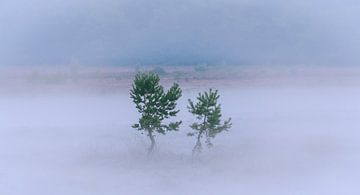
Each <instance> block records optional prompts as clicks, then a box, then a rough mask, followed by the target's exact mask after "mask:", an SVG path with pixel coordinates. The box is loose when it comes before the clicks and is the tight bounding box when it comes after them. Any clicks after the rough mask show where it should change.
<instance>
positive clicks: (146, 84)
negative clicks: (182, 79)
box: [130, 73, 182, 154]
mask: <svg viewBox="0 0 360 195" xmlns="http://www.w3.org/2000/svg"><path fill="white" fill-rule="evenodd" d="M159 81H160V78H159V76H158V75H157V74H154V73H138V74H137V75H136V76H135V80H134V83H133V85H132V89H131V90H130V96H131V98H132V100H133V102H134V103H135V105H136V108H137V109H138V111H139V113H140V115H141V116H140V118H139V121H138V123H136V124H134V125H133V126H132V127H133V128H135V129H137V130H139V131H142V133H146V134H147V136H148V137H149V138H150V141H151V145H150V147H149V150H148V154H150V153H152V152H153V150H154V147H155V145H156V142H155V133H159V134H163V135H165V133H166V131H177V130H178V129H179V126H180V124H181V121H177V122H170V123H168V124H164V120H165V119H169V118H170V117H174V116H176V114H177V113H178V112H179V110H176V105H177V103H176V102H177V100H178V99H179V98H180V97H181V92H182V91H181V89H180V87H179V85H178V84H176V83H174V84H173V86H172V87H171V88H170V89H169V90H168V91H167V92H165V91H164V88H163V86H161V85H160V84H159Z"/></svg>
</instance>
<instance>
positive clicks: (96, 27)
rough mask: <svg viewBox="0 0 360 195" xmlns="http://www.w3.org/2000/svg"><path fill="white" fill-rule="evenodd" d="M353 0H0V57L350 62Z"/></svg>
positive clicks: (357, 10)
mask: <svg viewBox="0 0 360 195" xmlns="http://www.w3.org/2000/svg"><path fill="white" fill-rule="evenodd" d="M359 17H360V3H359V1H357V0H303V1H298V0H270V1H269V0H221V1H220V0H182V1H179V0H175V1H168V0H153V1H148V0H3V1H1V4H0V28H1V31H0V42H1V45H0V65H39V64H40V65H63V64H71V63H81V64H87V65H89V64H90V65H99V64H100V65H103V64H107V65H134V64H138V65H139V64H140V65H147V64H167V65H169V64H170V65H174V64H176V65H193V64H201V63H206V64H232V65H233V64H236V65H242V64H246V65H247V64H310V65H319V64H321V65H329V64H331V65H349V64H351V65H357V64H358V62H359V57H358V55H357V54H358V53H359V51H360V48H359V45H360V44H359V39H358V37H359V35H360V27H359V26H360V25H359V23H358V18H359Z"/></svg>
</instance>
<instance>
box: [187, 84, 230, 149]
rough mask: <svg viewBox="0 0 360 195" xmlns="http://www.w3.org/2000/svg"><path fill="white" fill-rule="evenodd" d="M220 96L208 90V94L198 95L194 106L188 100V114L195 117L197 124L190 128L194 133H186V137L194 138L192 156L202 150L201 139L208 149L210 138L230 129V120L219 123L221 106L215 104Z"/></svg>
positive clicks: (216, 92) (210, 144)
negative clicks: (203, 139)
mask: <svg viewBox="0 0 360 195" xmlns="http://www.w3.org/2000/svg"><path fill="white" fill-rule="evenodd" d="M219 97H220V95H218V91H217V90H215V91H214V90H212V89H210V90H209V91H208V92H204V93H199V95H198V97H197V100H198V102H196V103H195V104H194V103H193V102H192V101H191V100H190V99H189V100H188V101H189V106H188V109H189V112H190V113H192V114H193V115H195V116H196V118H197V119H198V121H199V122H198V123H193V124H192V125H190V127H191V128H192V129H193V130H194V131H195V132H192V133H188V136H196V138H197V139H196V144H195V146H194V149H193V155H194V154H196V153H200V152H201V150H202V143H201V140H202V138H205V143H206V144H207V146H208V147H209V148H210V147H211V146H212V143H211V138H215V136H216V135H217V134H218V133H221V132H223V131H227V130H228V129H229V128H231V125H232V124H231V118H229V119H228V120H226V121H224V122H223V123H221V105H220V104H218V103H217V101H218V99H219Z"/></svg>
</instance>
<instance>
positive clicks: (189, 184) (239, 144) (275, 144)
mask: <svg viewBox="0 0 360 195" xmlns="http://www.w3.org/2000/svg"><path fill="white" fill-rule="evenodd" d="M200 89H202V88H199V90H200ZM197 91H198V90H188V91H185V93H184V94H183V98H182V99H181V102H180V105H179V108H180V109H181V110H182V111H181V112H180V113H179V118H183V119H184V122H183V126H182V128H181V130H180V131H179V132H175V133H169V134H168V136H158V137H156V138H157V139H158V148H157V149H158V150H157V152H156V154H155V156H154V157H152V158H150V159H149V158H147V157H146V148H147V147H148V144H149V141H148V139H147V138H146V137H145V136H144V135H141V134H140V133H139V132H137V131H135V130H134V129H132V128H131V127H130V126H131V124H132V123H133V122H135V121H136V120H137V112H136V110H135V108H134V106H133V104H132V102H131V100H130V99H129V95H128V94H127V93H121V94H113V95H86V96H84V95H82V96H81V95H56V96H55V95H49V96H45V95H44V96H26V95H23V96H13V97H11V96H1V97H0V99H1V100H0V108H1V109H0V116H1V118H0V121H1V122H0V158H1V161H0V194H7V195H13V194H14V195H23V194H37V195H45V194H59V195H60V194H61V195H63V194H76V195H81V194H84V195H85V194H86V195H89V194H96V195H97V194H114V195H115V194H117V195H118V194H179V195H184V194H214V195H215V194H240V193H244V194H274V195H278V194H359V193H360V190H359V188H358V179H359V178H358V177H359V171H358V165H359V162H360V157H359V155H358V154H359V152H360V147H359V144H358V142H359V138H360V134H359V132H358V130H359V129H358V116H359V115H360V103H359V99H360V92H359V90H358V88H357V87H355V86H352V87H341V86H334V87H312V88H306V87H291V86H289V87H272V88H266V87H247V88H246V87H244V88H241V87H233V88H226V89H225V88H224V89H220V93H221V95H222V96H221V99H220V101H221V103H222V106H223V116H224V117H229V116H230V117H232V118H233V123H234V125H233V128H232V129H230V131H229V132H227V133H224V134H222V135H219V136H218V137H217V138H216V139H215V140H214V144H215V146H214V148H212V149H211V150H205V152H204V153H203V154H202V155H201V156H199V157H197V158H192V157H191V149H192V147H193V144H194V143H195V140H194V139H193V138H191V137H187V136H186V133H187V132H189V131H190V128H189V127H188V125H189V124H190V123H191V122H192V121H193V120H194V118H193V117H192V116H191V115H190V114H189V113H188V112H187V111H186V99H187V98H188V97H194V96H195V94H196V93H197Z"/></svg>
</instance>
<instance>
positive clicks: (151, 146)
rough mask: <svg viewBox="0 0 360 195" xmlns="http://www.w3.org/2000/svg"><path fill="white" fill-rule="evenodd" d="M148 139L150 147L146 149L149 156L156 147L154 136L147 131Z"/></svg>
mask: <svg viewBox="0 0 360 195" xmlns="http://www.w3.org/2000/svg"><path fill="white" fill-rule="evenodd" d="M149 138H150V141H151V145H150V147H149V149H148V155H151V154H152V153H153V151H154V148H155V146H156V142H155V138H154V135H153V134H152V132H151V131H149Z"/></svg>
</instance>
